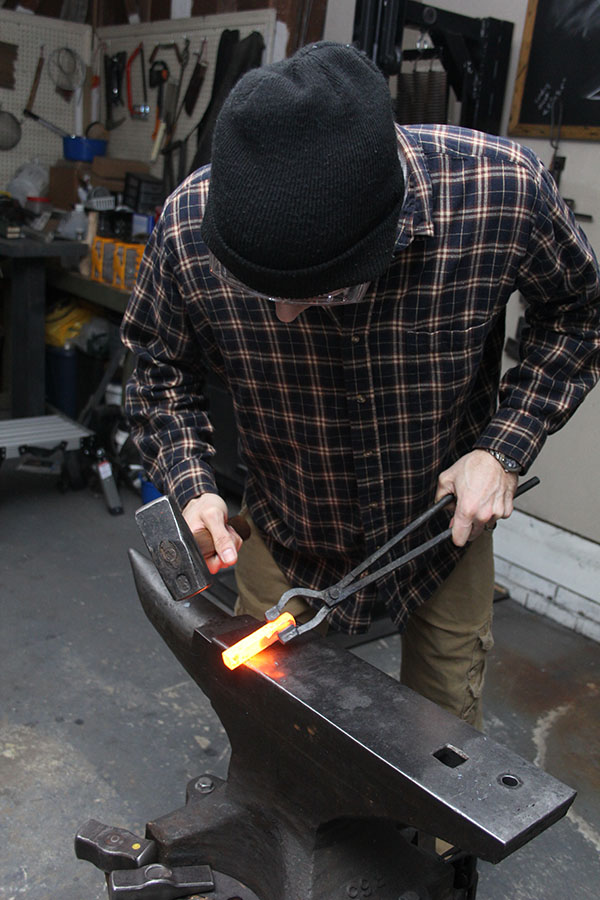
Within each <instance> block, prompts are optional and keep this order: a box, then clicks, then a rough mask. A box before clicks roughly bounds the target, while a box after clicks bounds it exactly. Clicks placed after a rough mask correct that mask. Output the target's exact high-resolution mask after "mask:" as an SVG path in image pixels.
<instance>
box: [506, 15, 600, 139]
mask: <svg viewBox="0 0 600 900" xmlns="http://www.w3.org/2000/svg"><path fill="white" fill-rule="evenodd" d="M599 48H600V3H599V2H598V0H529V3H528V6H527V16H526V19H525V28H524V30H523V42H522V44H521V54H520V58H519V66H518V69H517V77H516V81H515V90H514V96H513V103H512V109H511V115H510V121H509V125H508V133H509V134H510V135H515V136H518V135H522V136H525V137H546V138H550V139H552V138H558V136H560V137H561V138H573V139H578V140H593V141H598V140H600V52H598V51H599Z"/></svg>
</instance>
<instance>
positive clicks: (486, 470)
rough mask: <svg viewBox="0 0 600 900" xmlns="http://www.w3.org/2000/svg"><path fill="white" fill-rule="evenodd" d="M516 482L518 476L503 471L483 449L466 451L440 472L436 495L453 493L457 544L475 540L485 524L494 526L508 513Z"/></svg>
mask: <svg viewBox="0 0 600 900" xmlns="http://www.w3.org/2000/svg"><path fill="white" fill-rule="evenodd" d="M518 482H519V478H518V476H517V475H514V474H513V473H512V472H505V471H504V469H503V468H502V466H501V465H500V463H499V462H498V460H496V459H494V457H493V456H492V455H491V453H488V452H487V451H486V450H473V451H472V452H471V453H467V454H466V455H465V456H462V457H461V458H460V459H459V460H457V462H455V463H454V465H453V466H450V468H449V469H446V470H445V471H444V472H442V473H441V475H440V476H439V478H438V489H437V493H436V496H435V499H436V501H437V500H440V499H441V498H442V497H443V496H444V495H445V494H454V495H455V497H456V506H455V510H454V516H453V518H452V522H451V523H450V524H451V526H452V540H453V542H454V543H455V544H456V546H457V547H464V545H465V544H466V543H467V541H474V540H475V538H476V537H479V535H480V534H481V532H482V531H483V529H484V528H485V527H486V526H487V527H488V528H489V527H490V526H491V527H493V525H494V523H495V522H496V520H497V519H507V518H508V517H509V516H510V514H511V512H512V511H513V497H514V495H515V491H516V489H517V485H518Z"/></svg>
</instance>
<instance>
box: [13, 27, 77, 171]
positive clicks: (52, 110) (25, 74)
mask: <svg viewBox="0 0 600 900" xmlns="http://www.w3.org/2000/svg"><path fill="white" fill-rule="evenodd" d="M0 41H5V42H6V43H9V44H16V45H17V47H18V51H17V59H16V62H15V87H14V88H13V89H9V88H0V104H1V106H2V109H3V110H5V111H6V112H10V113H12V114H13V115H14V116H15V118H16V119H17V120H18V122H19V123H20V125H21V140H20V141H19V143H18V144H17V145H16V146H15V147H13V149H12V150H0V189H5V188H6V185H7V183H8V182H9V181H10V179H11V178H12V176H13V175H14V173H15V172H16V170H17V169H18V168H19V166H20V165H22V164H23V163H24V162H29V161H30V160H32V159H38V160H40V162H42V163H44V164H46V165H48V166H50V165H53V164H54V163H55V162H56V160H57V159H62V155H63V152H62V138H61V137H60V136H59V135H56V134H54V133H53V132H52V131H49V130H48V129H47V128H44V127H43V126H42V125H40V124H38V123H37V122H34V121H32V120H31V119H27V118H25V117H24V116H23V109H24V108H25V106H26V105H27V100H28V98H29V93H30V90H31V86H32V84H33V77H34V73H35V69H36V66H37V61H38V58H39V55H40V48H41V46H42V44H43V45H44V57H45V62H44V67H43V69H42V75H41V78H40V83H39V87H38V90H37V94H36V99H35V103H34V106H33V112H34V113H36V114H37V115H38V116H41V117H42V118H44V119H46V120H47V121H49V122H52V124H53V125H57V126H58V127H59V128H62V129H63V130H64V131H66V132H68V133H69V134H74V133H75V132H76V130H77V127H76V120H77V116H76V102H75V97H73V98H72V99H71V101H70V102H66V101H65V100H64V99H63V98H62V97H61V96H60V95H59V94H58V93H57V92H56V87H55V84H54V82H53V81H52V79H51V77H50V67H49V60H50V56H51V54H52V52H53V51H54V50H58V49H60V48H61V47H68V48H70V49H71V50H73V51H74V52H75V53H77V54H78V55H79V56H80V57H81V58H82V60H83V62H84V63H85V64H86V65H89V62H90V55H91V42H92V31H91V28H90V27H89V26H86V25H78V24H76V23H75V22H63V21H61V20H59V19H49V18H46V17H43V16H32V15H30V14H26V13H16V12H8V11H6V10H2V9H0Z"/></svg>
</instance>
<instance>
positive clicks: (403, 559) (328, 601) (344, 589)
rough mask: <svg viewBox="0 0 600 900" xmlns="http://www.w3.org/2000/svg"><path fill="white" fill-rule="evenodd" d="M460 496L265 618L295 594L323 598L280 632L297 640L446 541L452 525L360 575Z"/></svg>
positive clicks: (524, 487)
mask: <svg viewBox="0 0 600 900" xmlns="http://www.w3.org/2000/svg"><path fill="white" fill-rule="evenodd" d="M539 483H540V479H539V478H536V477H534V478H530V479H529V480H528V481H525V482H524V483H523V484H521V485H519V487H518V488H517V490H516V491H515V497H520V496H521V494H524V493H525V492H526V491H529V490H530V489H531V488H533V487H535V486H536V485H537V484H539ZM455 500H456V497H455V496H454V494H446V495H445V496H444V497H442V498H441V499H440V500H438V502H437V503H435V504H434V505H433V506H432V507H430V508H429V509H428V510H426V511H425V512H424V513H421V515H420V516H418V517H417V518H416V519H414V520H413V521H412V522H409V523H408V525H406V526H405V527H404V528H403V529H402V530H401V531H399V532H398V534H396V535H394V537H392V538H390V540H389V541H388V542H387V543H386V544H384V545H383V546H382V547H380V548H379V549H378V550H376V551H375V553H372V554H371V555H370V556H368V557H367V558H366V559H365V560H363V562H361V563H359V564H358V565H357V566H356V567H355V568H354V569H352V571H351V572H348V574H347V575H345V576H344V577H343V578H342V579H341V580H340V581H338V582H336V583H335V584H333V585H332V586H331V587H328V588H325V589H324V590H322V591H315V590H312V589H311V588H301V587H299V588H290V590H289V591H286V592H285V593H284V594H282V595H281V597H280V598H279V601H278V602H277V603H276V604H275V606H272V607H271V608H270V609H268V610H267V611H266V613H265V618H266V619H267V621H269V622H270V621H272V620H273V619H276V618H277V617H278V616H280V615H281V613H282V612H283V609H284V607H285V606H286V605H287V604H288V603H289V601H290V600H291V599H292V598H293V597H303V598H310V599H313V600H322V601H323V606H322V607H321V608H320V609H319V610H318V611H317V612H316V613H315V615H314V616H313V617H312V619H309V620H308V622H305V623H304V624H303V625H290V626H289V627H288V628H284V629H283V630H282V631H280V632H279V634H278V637H279V640H280V641H281V643H282V644H287V643H289V641H291V640H293V639H294V638H296V637H300V635H301V634H304V633H305V632H307V631H310V630H311V629H313V628H316V627H317V625H320V624H321V622H322V621H323V619H325V617H326V616H327V615H329V613H330V612H331V610H332V609H334V608H335V607H336V606H339V604H340V603H343V602H344V600H346V599H347V598H348V597H351V596H352V594H355V593H356V592H357V591H362V589H363V588H366V587H368V585H370V584H373V582H375V581H379V579H380V578H383V577H384V575H387V574H388V573H389V572H393V571H394V569H399V568H400V566H404V565H406V563H409V562H410V561H411V560H413V559H416V557H417V556H421V555H422V554H423V553H426V552H427V551H428V550H431V549H432V547H436V546H437V545H438V544H441V543H442V541H445V540H446V539H447V538H449V537H450V535H451V534H452V528H446V529H445V530H444V531H442V532H441V533H440V534H438V535H436V536H435V537H432V538H430V539H429V540H428V541H424V543H422V544H419V546H418V547H414V548H413V549H412V550H409V552H408V553H405V554H404V555H403V556H399V557H398V558H397V559H393V560H392V561H391V562H389V563H387V565H385V566H382V567H381V568H380V569H377V570H376V571H375V572H371V573H370V574H369V575H365V577H364V578H361V577H360V575H361V574H362V572H364V571H365V569H368V568H369V567H370V566H372V565H373V563H375V562H377V560H378V559H380V558H381V557H382V556H385V554H386V553H389V551H390V550H391V549H392V547H395V546H396V544H398V543H399V542H400V541H401V540H403V539H404V538H405V537H408V535H409V534H412V533H413V531H416V530H417V529H418V528H420V527H421V525H424V524H425V522H428V521H429V519H431V518H432V517H433V516H435V515H436V513H438V512H439V511H440V510H442V509H444V508H445V507H446V506H448V505H449V504H450V503H452V502H454V501H455Z"/></svg>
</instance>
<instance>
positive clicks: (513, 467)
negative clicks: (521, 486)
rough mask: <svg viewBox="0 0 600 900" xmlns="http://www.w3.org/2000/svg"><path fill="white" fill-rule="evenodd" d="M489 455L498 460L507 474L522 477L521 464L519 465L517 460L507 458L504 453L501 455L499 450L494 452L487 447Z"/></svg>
mask: <svg viewBox="0 0 600 900" xmlns="http://www.w3.org/2000/svg"><path fill="white" fill-rule="evenodd" d="M485 449H486V450H487V452H488V453H491V454H492V456H493V457H494V459H497V460H498V462H499V463H500V465H501V466H502V468H503V469H504V471H505V472H508V473H509V474H511V475H520V474H521V472H522V466H521V463H518V462H517V461H516V459H511V458H510V456H505V455H504V453H500V451H499V450H492V449H491V448H490V447H485Z"/></svg>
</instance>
